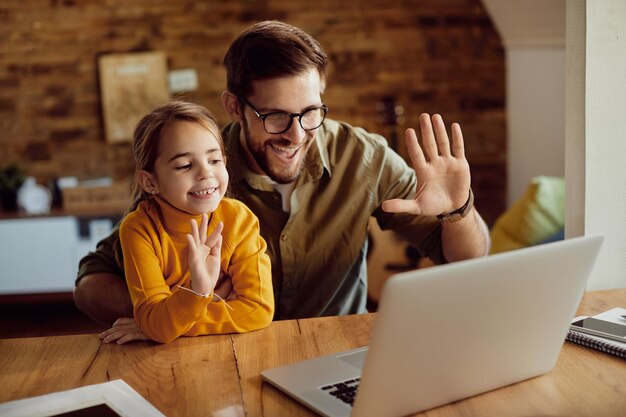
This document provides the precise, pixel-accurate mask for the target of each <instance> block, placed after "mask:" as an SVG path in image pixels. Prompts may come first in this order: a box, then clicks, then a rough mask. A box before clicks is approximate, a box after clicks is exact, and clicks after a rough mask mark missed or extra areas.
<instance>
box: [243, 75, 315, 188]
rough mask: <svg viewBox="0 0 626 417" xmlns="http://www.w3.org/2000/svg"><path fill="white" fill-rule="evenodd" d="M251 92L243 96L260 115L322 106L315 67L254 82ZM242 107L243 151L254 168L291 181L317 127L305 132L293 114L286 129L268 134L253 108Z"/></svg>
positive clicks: (282, 181) (299, 167) (302, 110)
mask: <svg viewBox="0 0 626 417" xmlns="http://www.w3.org/2000/svg"><path fill="white" fill-rule="evenodd" d="M253 91H254V94H253V95H251V96H249V97H246V99H247V100H248V101H249V102H250V104H251V105H253V106H254V107H255V108H256V110H257V111H258V112H259V113H260V114H267V113H270V112H275V111H284V112H287V113H302V112H305V111H306V110H308V109H311V108H314V107H320V106H322V99H321V93H322V83H321V80H320V76H319V74H318V72H317V70H315V69H312V70H310V71H308V72H305V73H302V74H300V75H295V76H289V77H281V78H274V79H269V80H258V81H254V82H253ZM242 106H243V109H242V114H243V118H242V121H241V125H242V127H243V134H244V137H245V141H246V146H247V148H248V149H247V150H248V152H249V154H250V156H251V157H252V158H253V159H254V162H256V165H257V167H254V168H255V170H257V171H259V170H260V171H262V172H259V173H263V174H265V175H267V176H269V177H270V178H271V179H272V180H274V181H276V182H278V183H280V184H287V183H290V182H293V181H295V180H296V178H298V176H299V175H300V173H301V172H302V168H303V166H304V161H305V158H306V154H307V152H308V150H309V148H310V147H311V145H312V144H313V140H314V139H315V135H316V134H317V131H318V129H315V130H310V131H305V130H304V129H302V126H300V123H298V118H297V117H294V118H293V120H292V123H291V126H290V127H289V129H288V130H287V131H285V132H283V133H279V134H270V133H267V132H266V131H265V129H264V128H263V121H262V120H261V119H259V118H258V117H257V115H256V114H255V113H254V110H253V109H252V108H250V106H249V105H247V104H243V105H242Z"/></svg>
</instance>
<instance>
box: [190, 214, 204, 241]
mask: <svg viewBox="0 0 626 417" xmlns="http://www.w3.org/2000/svg"><path fill="white" fill-rule="evenodd" d="M189 222H190V223H191V237H192V238H193V241H194V243H195V246H199V245H201V244H202V242H201V241H200V235H199V233H198V223H196V221H195V220H194V219H191V220H189Z"/></svg>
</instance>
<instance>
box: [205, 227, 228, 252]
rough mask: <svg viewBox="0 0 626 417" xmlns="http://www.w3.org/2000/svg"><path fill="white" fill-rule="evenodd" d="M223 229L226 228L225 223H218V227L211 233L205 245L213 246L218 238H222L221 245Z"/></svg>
mask: <svg viewBox="0 0 626 417" xmlns="http://www.w3.org/2000/svg"><path fill="white" fill-rule="evenodd" d="M222 230H224V223H222V222H219V223H218V224H217V227H215V230H213V232H212V233H211V234H210V235H209V237H208V238H207V239H206V242H204V244H205V245H207V246H208V247H209V248H212V247H213V246H215V243H216V242H217V239H218V238H219V239H220V245H221V242H222Z"/></svg>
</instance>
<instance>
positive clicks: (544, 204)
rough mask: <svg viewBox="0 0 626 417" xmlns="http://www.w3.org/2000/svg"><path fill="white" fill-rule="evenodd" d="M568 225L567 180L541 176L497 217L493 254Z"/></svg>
mask: <svg viewBox="0 0 626 417" xmlns="http://www.w3.org/2000/svg"><path fill="white" fill-rule="evenodd" d="M564 225H565V180H564V179H563V178H561V177H548V176H540V177H535V178H533V179H532V181H531V183H530V185H529V186H528V188H527V189H526V192H525V193H524V195H523V196H522V197H521V198H520V199H519V200H517V201H516V202H515V203H514V204H513V205H512V206H511V207H510V208H509V209H508V210H507V211H505V212H504V213H503V214H502V215H501V216H500V217H498V219H497V220H496V222H495V224H494V226H493V229H492V230H491V251H490V252H491V253H498V252H505V251H509V250H513V249H519V248H523V247H526V246H532V245H535V244H537V243H540V242H542V241H544V240H546V239H548V238H550V237H551V236H553V235H554V234H555V233H557V232H558V231H560V230H562V229H563V227H564Z"/></svg>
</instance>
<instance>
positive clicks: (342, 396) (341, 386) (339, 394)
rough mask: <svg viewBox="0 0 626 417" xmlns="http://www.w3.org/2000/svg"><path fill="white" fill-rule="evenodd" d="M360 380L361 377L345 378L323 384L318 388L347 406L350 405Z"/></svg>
mask: <svg viewBox="0 0 626 417" xmlns="http://www.w3.org/2000/svg"><path fill="white" fill-rule="evenodd" d="M360 381H361V378H353V379H346V380H345V381H341V382H337V383H335V384H330V385H325V386H323V387H320V389H321V390H322V391H324V392H326V393H328V394H329V395H332V396H333V397H335V398H337V399H339V400H341V401H343V402H344V403H346V404H348V405H349V406H352V404H353V403H354V398H355V397H356V390H357V389H358V388H359V382H360Z"/></svg>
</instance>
